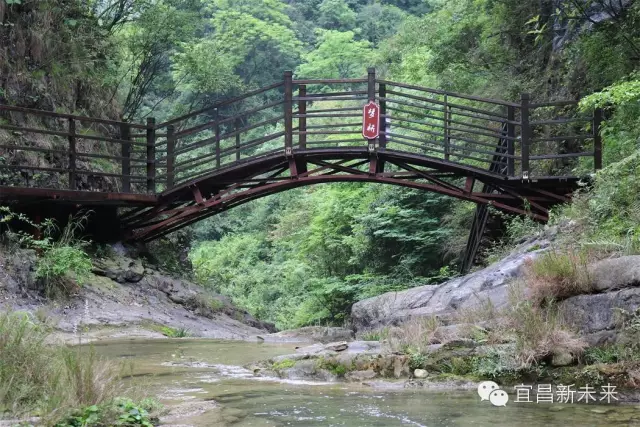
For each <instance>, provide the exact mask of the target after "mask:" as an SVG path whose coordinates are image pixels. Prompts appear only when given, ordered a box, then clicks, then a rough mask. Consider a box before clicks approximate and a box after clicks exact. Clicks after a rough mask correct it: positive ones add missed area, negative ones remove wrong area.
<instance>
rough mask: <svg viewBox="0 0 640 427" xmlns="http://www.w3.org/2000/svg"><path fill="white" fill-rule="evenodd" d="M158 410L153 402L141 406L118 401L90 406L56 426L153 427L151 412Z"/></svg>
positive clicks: (132, 402)
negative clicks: (116, 426)
mask: <svg viewBox="0 0 640 427" xmlns="http://www.w3.org/2000/svg"><path fill="white" fill-rule="evenodd" d="M154 409H157V404H156V403H155V402H153V401H149V400H145V401H142V402H140V403H139V404H137V403H135V402H134V401H132V400H130V399H121V398H120V399H116V400H115V401H113V402H110V403H108V404H105V405H90V406H87V407H85V408H82V409H79V410H76V411H74V412H73V413H72V414H71V415H69V416H68V417H66V418H65V419H63V420H62V421H60V422H58V423H57V424H56V427H85V426H86V427H88V426H100V427H102V426H113V425H118V426H142V427H153V425H154V424H153V423H154V421H155V419H154V418H153V417H152V416H151V415H150V413H149V412H150V411H152V410H154Z"/></svg>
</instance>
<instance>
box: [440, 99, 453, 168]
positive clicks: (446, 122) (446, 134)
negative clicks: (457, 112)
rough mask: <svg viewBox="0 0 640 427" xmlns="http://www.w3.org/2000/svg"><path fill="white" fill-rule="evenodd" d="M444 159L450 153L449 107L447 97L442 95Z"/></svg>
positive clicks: (446, 158)
mask: <svg viewBox="0 0 640 427" xmlns="http://www.w3.org/2000/svg"><path fill="white" fill-rule="evenodd" d="M442 114H443V118H444V159H445V160H447V161H448V160H449V156H450V154H451V130H450V126H451V107H449V97H448V96H447V95H446V94H445V95H444V111H443V113H442Z"/></svg>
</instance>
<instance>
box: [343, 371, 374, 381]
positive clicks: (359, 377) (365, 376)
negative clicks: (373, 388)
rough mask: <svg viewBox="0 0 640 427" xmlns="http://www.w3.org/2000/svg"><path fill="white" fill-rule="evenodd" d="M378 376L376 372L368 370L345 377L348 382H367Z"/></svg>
mask: <svg viewBox="0 0 640 427" xmlns="http://www.w3.org/2000/svg"><path fill="white" fill-rule="evenodd" d="M376 376H377V374H376V373H375V371H373V370H371V369H367V370H366V371H352V372H348V373H347V375H345V378H346V379H347V381H367V380H372V379H374V378H375V377H376Z"/></svg>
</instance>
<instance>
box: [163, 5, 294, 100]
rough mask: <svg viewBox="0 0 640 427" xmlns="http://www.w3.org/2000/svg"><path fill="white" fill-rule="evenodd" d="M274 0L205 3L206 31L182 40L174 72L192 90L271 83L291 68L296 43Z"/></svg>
mask: <svg viewBox="0 0 640 427" xmlns="http://www.w3.org/2000/svg"><path fill="white" fill-rule="evenodd" d="M285 8H286V5H285V4H284V3H282V2H280V1H278V0H266V1H257V0H249V1H241V0H216V1H212V2H211V3H210V4H209V5H208V11H209V13H210V16H211V17H210V19H209V21H208V25H209V26H210V30H209V31H208V34H207V35H206V36H205V37H204V38H202V39H201V40H200V41H198V42H197V43H190V44H183V46H182V49H181V52H180V53H178V54H177V55H176V58H175V61H174V74H175V78H176V79H177V80H183V81H184V84H185V85H186V87H187V88H188V90H190V91H193V92H196V93H201V94H202V93H213V94H226V95H229V94H231V93H235V92H238V91H241V90H244V89H246V88H248V87H252V86H260V85H264V84H267V83H272V82H273V81H274V80H276V79H277V78H280V77H281V73H282V69H284V68H289V67H290V68H293V66H294V65H295V63H296V62H297V58H298V57H299V55H300V51H301V43H300V41H299V40H298V39H297V38H296V35H295V33H294V31H293V29H292V27H293V23H292V21H291V19H290V18H289V17H288V16H287V14H286V13H285Z"/></svg>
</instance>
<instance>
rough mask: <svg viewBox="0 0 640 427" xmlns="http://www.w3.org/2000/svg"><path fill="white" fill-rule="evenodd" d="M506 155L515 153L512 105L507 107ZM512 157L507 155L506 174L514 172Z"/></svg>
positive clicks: (513, 108) (511, 174) (514, 127)
mask: <svg viewBox="0 0 640 427" xmlns="http://www.w3.org/2000/svg"><path fill="white" fill-rule="evenodd" d="M507 120H508V121H509V122H508V123H507V138H508V139H507V155H509V156H514V155H515V146H514V143H513V142H514V140H515V137H516V126H515V125H514V124H513V122H514V121H515V120H516V109H515V107H513V106H508V107H507ZM514 160H515V159H514V158H513V157H507V175H509V176H513V175H514V174H515V164H514V163H515V162H514Z"/></svg>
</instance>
